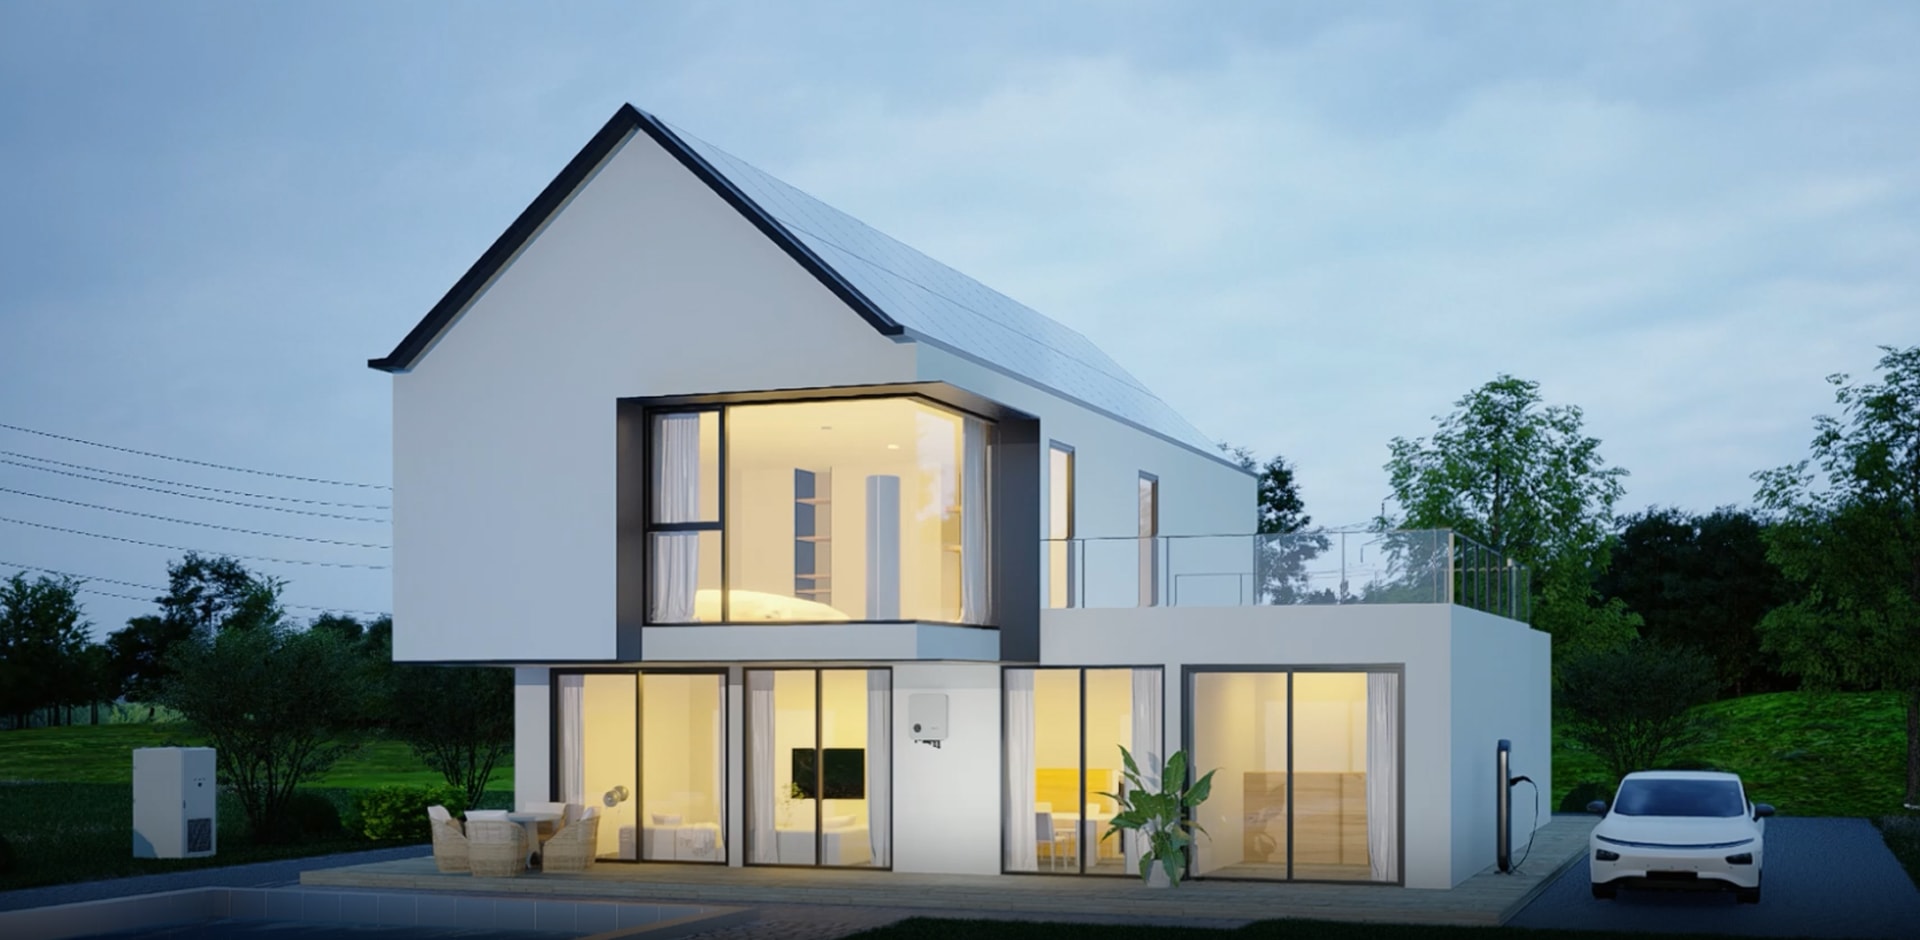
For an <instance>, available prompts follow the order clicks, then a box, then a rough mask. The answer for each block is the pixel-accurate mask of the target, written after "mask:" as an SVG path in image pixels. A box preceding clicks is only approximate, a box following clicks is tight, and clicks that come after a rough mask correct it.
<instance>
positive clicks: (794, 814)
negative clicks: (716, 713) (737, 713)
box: [746, 669, 893, 868]
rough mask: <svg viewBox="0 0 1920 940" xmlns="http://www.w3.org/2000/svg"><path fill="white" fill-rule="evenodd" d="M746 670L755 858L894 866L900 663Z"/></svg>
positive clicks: (751, 858) (750, 850)
mask: <svg viewBox="0 0 1920 940" xmlns="http://www.w3.org/2000/svg"><path fill="white" fill-rule="evenodd" d="M746 677H747V766H746V770H747V861H748V862H749V863H750V864H754V865H819V866H827V867H843V868H844V867H856V868H889V867H892V864H893V857H892V855H893V853H892V841H893V822H892V812H891V811H892V806H893V800H892V797H893V746H892V730H893V672H892V670H889V669H749V670H747V674H746Z"/></svg>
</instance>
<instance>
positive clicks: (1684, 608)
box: [1594, 506, 1798, 696]
mask: <svg viewBox="0 0 1920 940" xmlns="http://www.w3.org/2000/svg"><path fill="white" fill-rule="evenodd" d="M1761 530H1762V523H1761V520H1760V518H1759V517H1758V516H1756V515H1754V514H1753V513H1752V512H1750V511H1747V510H1743V509H1735V508H1733V507H1731V506H1724V507H1721V508H1719V509H1716V510H1714V511H1713V512H1710V513H1706V514H1704V515H1702V514H1689V513H1685V512H1682V511H1680V510H1679V509H1673V508H1667V509H1657V508H1649V509H1647V510H1645V511H1643V512H1640V513H1636V514H1634V515H1630V516H1626V517H1624V518H1622V519H1621V520H1620V529H1619V532H1618V534H1617V535H1616V536H1615V538H1614V545H1613V549H1612V552H1611V563H1610V564H1609V565H1608V567H1607V570H1606V571H1604V572H1602V573H1601V574H1600V575H1599V577H1597V578H1596V579H1595V580H1594V590H1595V592H1596V593H1597V594H1598V595H1599V596H1601V597H1617V598H1620V599H1621V600H1622V601H1625V602H1626V605H1627V607H1629V608H1630V609H1632V610H1633V611H1634V612H1635V613H1637V614H1639V615H1640V616H1641V617H1642V618H1643V619H1644V621H1645V623H1644V625H1643V626H1642V628H1641V635H1642V636H1645V637H1646V638H1648V639H1650V640H1656V641H1658V642H1661V643H1664V644H1667V645H1669V646H1691V647H1693V648H1695V649H1698V650H1700V651H1701V652H1704V653H1706V654H1707V655H1708V656H1709V657H1710V658H1712V659H1713V661H1714V668H1715V672H1716V674H1717V675H1718V677H1719V681H1720V687H1721V689H1722V690H1723V691H1725V692H1727V693H1728V694H1730V695H1734V696H1740V695H1751V694H1754V693H1757V692H1778V691H1785V690H1788V689H1793V688H1797V687H1798V683H1797V682H1795V681H1794V680H1793V679H1791V678H1789V677H1787V676H1786V675H1784V674H1783V673H1782V672H1781V671H1780V665H1779V658H1778V657H1776V656H1774V655H1773V654H1771V653H1767V652H1764V651H1763V650H1762V649H1761V648H1760V631H1759V624H1760V619H1761V618H1762V617H1764V616H1766V613H1767V611H1769V610H1771V609H1773V608H1774V607H1776V606H1778V605H1780V604H1783V603H1786V601H1787V600H1788V594H1787V582H1786V579H1785V578H1784V577H1783V576H1782V575H1781V573H1780V569H1779V568H1776V567H1774V565H1773V563H1772V562H1770V561H1768V560H1767V545H1766V541H1765V539H1764V538H1763V537H1762V531H1761Z"/></svg>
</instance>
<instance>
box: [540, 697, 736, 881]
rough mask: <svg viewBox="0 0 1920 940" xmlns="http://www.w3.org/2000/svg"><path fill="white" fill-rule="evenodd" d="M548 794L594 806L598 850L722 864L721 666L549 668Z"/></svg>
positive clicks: (632, 857) (623, 856) (603, 854)
mask: <svg viewBox="0 0 1920 940" xmlns="http://www.w3.org/2000/svg"><path fill="white" fill-rule="evenodd" d="M554 690H555V708H554V741H555V748H554V774H553V779H554V793H553V796H554V799H555V800H557V801H559V802H563V803H570V804H576V805H579V806H580V807H582V808H583V809H585V808H591V809H593V810H594V811H595V812H597V813H599V814H600V815H601V817H602V820H601V822H600V825H599V835H598V843H599V844H598V851H597V853H596V854H597V855H598V857H599V858H601V859H603V860H607V861H636V860H645V861H671V862H707V863H712V864H725V863H726V861H727V852H726V842H725V832H726V778H727V774H726V725H727V722H726V704H725V703H726V675H725V674H724V673H719V672H654V671H648V672H644V673H642V672H633V671H624V672H622V671H602V672H577V673H561V674H558V675H556V676H555V678H554Z"/></svg>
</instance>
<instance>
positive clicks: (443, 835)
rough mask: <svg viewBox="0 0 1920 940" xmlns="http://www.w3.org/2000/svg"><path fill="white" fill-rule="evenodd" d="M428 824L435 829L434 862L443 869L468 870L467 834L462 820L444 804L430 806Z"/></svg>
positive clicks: (428, 808)
mask: <svg viewBox="0 0 1920 940" xmlns="http://www.w3.org/2000/svg"><path fill="white" fill-rule="evenodd" d="M427 824H428V827H429V828H430V829H431V830H432V831H433V864H434V865H435V866H436V867H438V868H439V869H440V870H441V871H467V870H468V865H467V834H466V833H465V832H462V831H461V829H460V820H457V819H455V818H453V814H452V813H449V812H447V808H446V807H444V806H429V807H427Z"/></svg>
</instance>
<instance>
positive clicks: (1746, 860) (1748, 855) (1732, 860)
mask: <svg viewBox="0 0 1920 940" xmlns="http://www.w3.org/2000/svg"><path fill="white" fill-rule="evenodd" d="M1727 864H1729V865H1751V864H1753V853H1752V852H1741V853H1740V854H1739V855H1729V856H1727Z"/></svg>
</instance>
